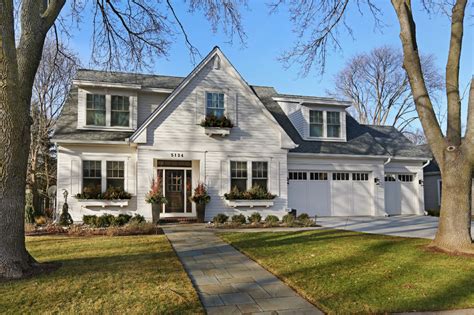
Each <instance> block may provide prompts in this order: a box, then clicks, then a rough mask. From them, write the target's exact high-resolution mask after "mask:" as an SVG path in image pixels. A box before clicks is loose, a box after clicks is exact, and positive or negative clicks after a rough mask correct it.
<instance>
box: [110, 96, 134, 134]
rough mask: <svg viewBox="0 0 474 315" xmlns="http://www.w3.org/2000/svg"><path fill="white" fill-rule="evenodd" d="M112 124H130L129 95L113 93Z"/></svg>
mask: <svg viewBox="0 0 474 315" xmlns="http://www.w3.org/2000/svg"><path fill="white" fill-rule="evenodd" d="M110 125H111V126H112V127H116V126H118V127H128V126H130V99H129V97H128V96H118V95H112V106H111V111H110Z"/></svg>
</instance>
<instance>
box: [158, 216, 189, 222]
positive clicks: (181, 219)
mask: <svg viewBox="0 0 474 315" xmlns="http://www.w3.org/2000/svg"><path fill="white" fill-rule="evenodd" d="M196 222H197V218H190V217H169V218H160V223H196Z"/></svg>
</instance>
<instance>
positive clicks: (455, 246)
mask: <svg viewBox="0 0 474 315" xmlns="http://www.w3.org/2000/svg"><path fill="white" fill-rule="evenodd" d="M443 164H444V167H443V168H442V169H444V171H442V177H441V178H442V198H441V211H440V218H439V226H438V231H437V233H436V237H435V239H434V240H433V242H432V243H431V245H430V246H431V247H436V248H438V249H440V250H443V251H447V252H462V253H468V254H469V253H472V254H474V245H473V244H472V239H471V190H472V175H471V173H472V168H471V165H470V162H469V160H468V158H467V157H466V156H465V154H463V152H462V151H461V150H455V151H453V152H446V155H445V160H444V163H443Z"/></svg>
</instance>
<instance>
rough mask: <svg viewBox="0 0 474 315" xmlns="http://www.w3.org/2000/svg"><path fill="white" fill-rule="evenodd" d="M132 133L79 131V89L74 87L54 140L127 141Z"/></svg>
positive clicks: (62, 112)
mask: <svg viewBox="0 0 474 315" xmlns="http://www.w3.org/2000/svg"><path fill="white" fill-rule="evenodd" d="M132 133H133V132H122V131H102V130H82V129H77V87H73V88H72V89H71V91H70V92H69V96H68V99H67V100H66V102H65V104H64V106H63V108H62V110H61V115H60V116H59V119H58V122H57V123H56V129H55V131H54V136H53V139H54V140H75V141H84V142H87V141H97V140H100V141H125V139H126V138H129V137H130V136H131V135H132Z"/></svg>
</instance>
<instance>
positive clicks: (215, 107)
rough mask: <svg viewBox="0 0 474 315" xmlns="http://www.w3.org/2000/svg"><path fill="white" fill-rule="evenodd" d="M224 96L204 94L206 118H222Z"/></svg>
mask: <svg viewBox="0 0 474 315" xmlns="http://www.w3.org/2000/svg"><path fill="white" fill-rule="evenodd" d="M224 111H225V108H224V94H223V93H211V92H206V116H215V117H217V118H222V117H224Z"/></svg>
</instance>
